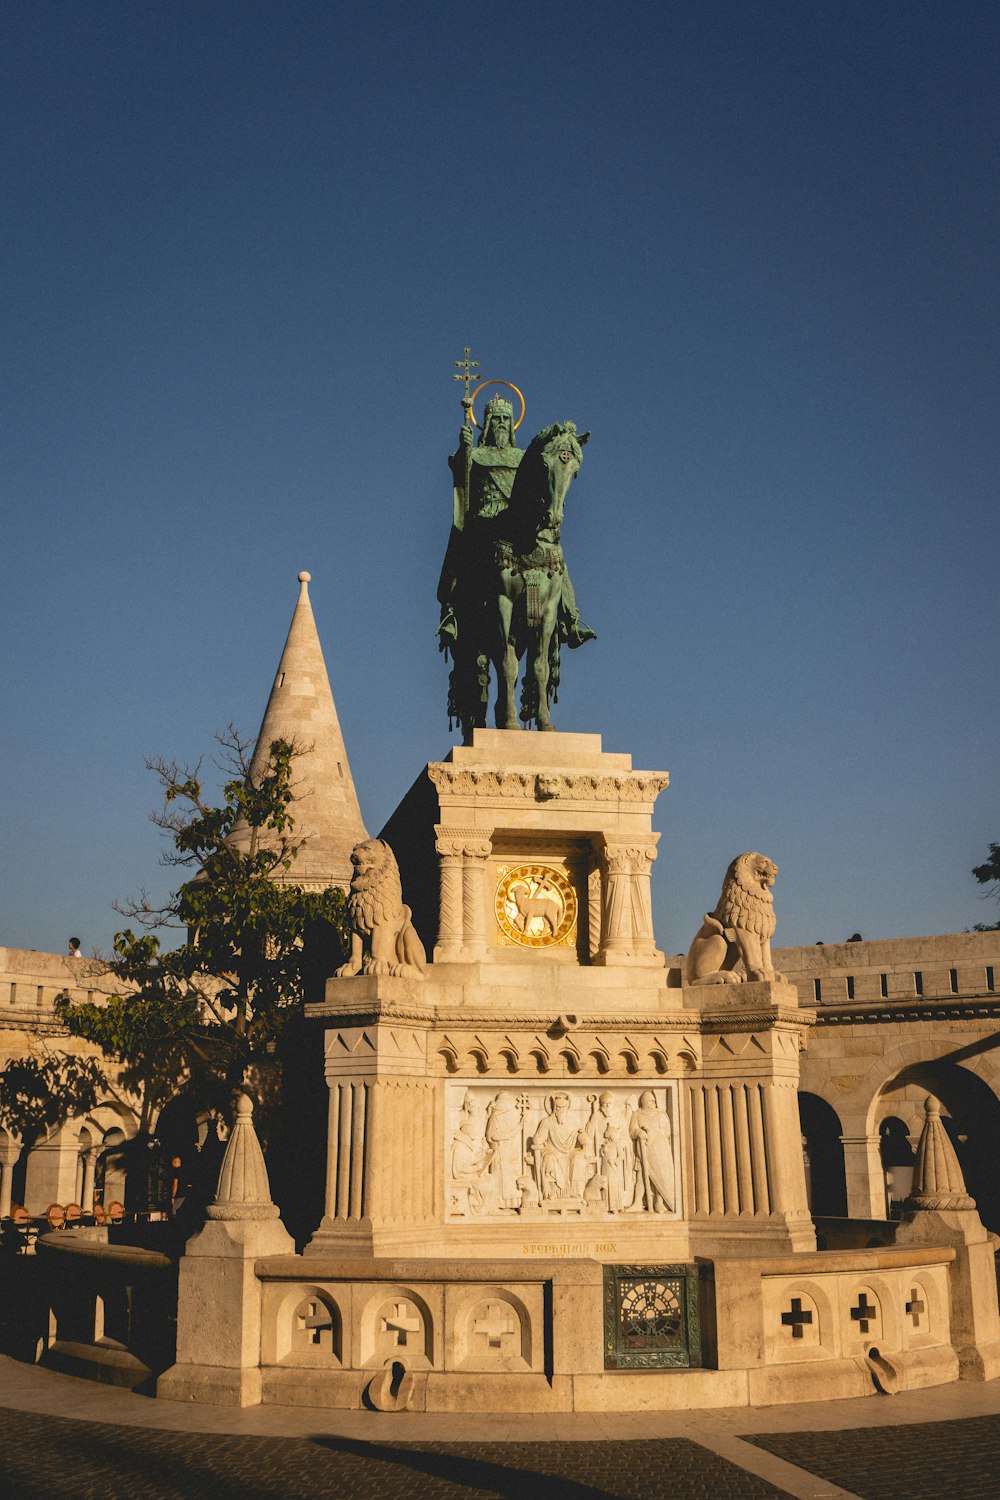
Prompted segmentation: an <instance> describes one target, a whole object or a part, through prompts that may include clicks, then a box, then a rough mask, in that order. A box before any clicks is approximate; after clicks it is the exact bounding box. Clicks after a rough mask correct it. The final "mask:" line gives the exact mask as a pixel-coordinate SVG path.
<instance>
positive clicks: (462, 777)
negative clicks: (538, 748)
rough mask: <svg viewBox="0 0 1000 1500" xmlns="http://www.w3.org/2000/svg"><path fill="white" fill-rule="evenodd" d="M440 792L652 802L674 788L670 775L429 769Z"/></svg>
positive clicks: (439, 765)
mask: <svg viewBox="0 0 1000 1500" xmlns="http://www.w3.org/2000/svg"><path fill="white" fill-rule="evenodd" d="M427 774H428V775H429V776H430V778H431V780H432V781H433V783H434V785H435V786H436V787H437V789H438V792H445V793H449V794H451V795H452V796H480V797H482V796H486V797H518V798H533V799H534V800H535V801H536V802H552V801H555V800H557V799H558V800H566V801H571V802H649V803H652V802H653V801H654V800H655V799H656V797H657V796H658V795H659V794H660V792H662V791H663V789H664V788H665V787H667V786H669V784H670V777H669V776H668V775H667V773H666V771H622V772H618V773H616V774H614V775H599V774H596V773H588V772H582V771H530V770H511V769H509V768H506V767H503V766H470V767H463V766H452V765H448V764H447V762H445V761H432V762H431V763H430V764H429V765H428V767H427Z"/></svg>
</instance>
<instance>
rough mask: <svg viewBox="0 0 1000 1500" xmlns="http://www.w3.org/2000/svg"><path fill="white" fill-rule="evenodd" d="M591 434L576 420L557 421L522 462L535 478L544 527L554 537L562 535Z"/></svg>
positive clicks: (535, 494)
mask: <svg viewBox="0 0 1000 1500" xmlns="http://www.w3.org/2000/svg"><path fill="white" fill-rule="evenodd" d="M589 437H590V433H589V432H577V430H576V423H575V422H553V424H552V426H551V427H546V428H544V429H543V430H542V431H541V432H540V433H539V434H538V436H537V437H535V438H532V440H531V443H530V444H529V446H528V448H527V450H526V451H525V455H524V458H523V460H522V462H521V472H523V474H524V477H525V480H526V481H527V480H528V479H529V476H530V477H531V482H532V491H533V493H532V495H531V499H532V500H533V501H534V503H535V504H536V505H537V506H538V507H539V508H540V510H541V527H542V529H544V530H548V531H551V532H553V534H554V538H558V536H559V528H560V526H561V525H562V519H563V514H564V511H565V505H566V491H567V490H568V489H569V487H570V485H571V484H572V482H573V480H574V479H575V478H576V475H577V473H578V472H579V469H580V465H581V463H582V462H583V445H584V443H585V442H586V441H587V439H588V438H589ZM518 477H519V478H520V473H519V476H518Z"/></svg>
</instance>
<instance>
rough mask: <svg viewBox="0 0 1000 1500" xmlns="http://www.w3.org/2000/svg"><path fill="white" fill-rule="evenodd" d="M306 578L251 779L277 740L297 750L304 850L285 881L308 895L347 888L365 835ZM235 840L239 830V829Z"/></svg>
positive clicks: (298, 825) (297, 812)
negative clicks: (332, 887) (355, 850)
mask: <svg viewBox="0 0 1000 1500" xmlns="http://www.w3.org/2000/svg"><path fill="white" fill-rule="evenodd" d="M309 582H310V575H309V574H308V573H300V574H299V597H298V600H297V602H296V605H295V612H294V614H293V615H292V623H291V625H290V626H289V630H288V638H287V640H286V641H285V649H284V650H283V651H282V653H281V660H280V661H279V663H278V671H277V673H276V675H275V679H274V686H273V687H272V689H271V696H270V698H268V700H267V708H266V709H265V710H264V718H263V722H262V723H261V726H260V734H259V735H258V736H257V748H256V750H255V751H254V756H253V761H252V762H251V766H250V771H251V775H252V774H253V773H254V772H256V771H258V770H259V769H261V768H262V766H263V765H264V764H266V761H267V756H268V752H269V750H270V747H271V745H272V744H273V742H274V741H275V740H278V739H285V740H289V741H290V742H291V743H292V744H293V745H294V746H295V747H296V749H297V750H298V752H299V753H298V754H297V756H296V758H295V761H294V764H293V767H292V782H293V787H294V791H295V805H294V807H293V813H294V817H295V834H296V837H302V838H304V839H305V843H304V846H303V848H302V849H301V850H300V852H299V855H298V858H297V859H296V860H295V862H294V864H293V865H292V868H291V870H290V871H289V872H288V874H287V876H285V877H284V878H285V879H287V880H289V881H291V882H294V883H295V884H296V885H301V886H304V887H305V888H306V889H307V890H323V889H325V887H326V886H329V885H340V886H343V887H345V889H346V887H347V886H349V885H350V883H351V850H352V849H353V848H354V846H355V844H357V843H360V842H361V840H362V839H366V838H367V837H368V834H367V832H366V831H365V825H364V823H363V822H362V820H361V808H360V807H359V806H358V794H357V792H356V791H355V790H354V778H353V777H352V775H351V767H350V764H349V762H348V759H347V750H346V748H345V746H344V736H343V734H342V733H341V728H340V720H339V719H338V718H337V710H336V707H335V705H334V702H333V693H332V692H331V690H330V679H329V677H328V676H327V671H326V662H325V661H324V660H323V648H322V646H321V645H320V643H319V635H318V634H317V631H316V621H315V619H314V618H313V612H312V605H311V604H310V602H309ZM236 836H237V837H238V836H239V830H236Z"/></svg>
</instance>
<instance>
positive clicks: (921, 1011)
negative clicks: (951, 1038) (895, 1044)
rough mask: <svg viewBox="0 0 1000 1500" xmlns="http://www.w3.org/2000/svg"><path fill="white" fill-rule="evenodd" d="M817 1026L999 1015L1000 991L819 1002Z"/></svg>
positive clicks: (860, 1024)
mask: <svg viewBox="0 0 1000 1500" xmlns="http://www.w3.org/2000/svg"><path fill="white" fill-rule="evenodd" d="M814 1014H815V1016H816V1024H817V1026H854V1025H859V1026H878V1025H879V1024H880V1023H882V1022H886V1021H932V1020H937V1019H939V1018H941V1017H945V1018H947V1019H949V1020H954V1019H955V1018H956V1017H960V1018H963V1019H966V1018H969V1017H976V1016H981V1017H982V1018H983V1019H984V1020H987V1019H989V1018H992V1017H996V1016H1000V994H987V995H971V996H968V995H967V996H961V997H959V996H954V995H948V996H941V997H939V998H937V999H935V998H933V997H931V998H925V997H923V996H920V997H919V998H908V999H905V1000H848V1001H846V1002H842V1003H839V1004H836V1005H818V1006H817V1007H816V1010H815V1012H814Z"/></svg>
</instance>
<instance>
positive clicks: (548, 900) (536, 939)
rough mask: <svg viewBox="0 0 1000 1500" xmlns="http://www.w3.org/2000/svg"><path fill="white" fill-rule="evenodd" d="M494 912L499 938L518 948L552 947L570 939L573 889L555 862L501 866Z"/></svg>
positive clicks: (574, 905) (573, 901) (573, 926)
mask: <svg viewBox="0 0 1000 1500" xmlns="http://www.w3.org/2000/svg"><path fill="white" fill-rule="evenodd" d="M496 915H497V926H498V927H499V929H500V933H501V941H504V940H506V941H507V942H508V943H516V944H517V945H518V946H519V947H522V948H554V947H556V946H557V945H558V944H560V943H568V942H571V941H572V939H573V933H574V931H575V929H576V891H575V890H574V889H573V886H572V883H571V882H570V880H569V877H568V876H567V874H566V871H565V870H561V869H559V867H558V866H557V865H542V864H525V865H513V866H505V867H502V868H501V870H500V883H499V885H498V886H497V894H496Z"/></svg>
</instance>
